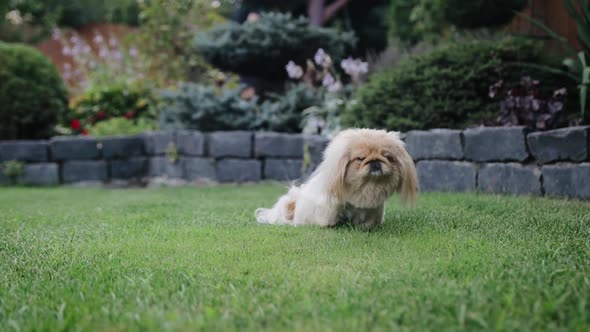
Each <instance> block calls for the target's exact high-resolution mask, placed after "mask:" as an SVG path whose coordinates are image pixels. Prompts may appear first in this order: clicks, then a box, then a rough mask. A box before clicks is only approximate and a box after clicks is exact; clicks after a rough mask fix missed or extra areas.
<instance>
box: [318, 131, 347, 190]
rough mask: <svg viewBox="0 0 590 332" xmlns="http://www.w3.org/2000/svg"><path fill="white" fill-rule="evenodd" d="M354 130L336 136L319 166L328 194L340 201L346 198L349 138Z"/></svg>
mask: <svg viewBox="0 0 590 332" xmlns="http://www.w3.org/2000/svg"><path fill="white" fill-rule="evenodd" d="M351 133H353V131H352V130H350V129H347V130H343V131H341V132H340V133H338V135H336V136H335V137H334V138H333V139H332V141H331V142H330V144H328V146H327V147H326V150H324V159H323V161H322V164H321V165H320V166H319V171H320V174H321V176H322V177H323V178H324V179H325V181H326V189H327V191H328V193H329V194H330V195H331V196H333V197H335V198H336V199H338V200H341V199H342V198H343V197H344V190H345V181H344V180H345V178H346V169H347V167H348V164H349V161H350V160H349V159H350V151H349V147H348V143H347V142H348V137H349V135H350V134H351Z"/></svg>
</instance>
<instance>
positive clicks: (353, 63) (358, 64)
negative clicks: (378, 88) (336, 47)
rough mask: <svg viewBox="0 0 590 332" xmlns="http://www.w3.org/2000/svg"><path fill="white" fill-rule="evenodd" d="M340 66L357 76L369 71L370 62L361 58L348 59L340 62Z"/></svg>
mask: <svg viewBox="0 0 590 332" xmlns="http://www.w3.org/2000/svg"><path fill="white" fill-rule="evenodd" d="M340 67H342V69H344V72H345V73H347V74H348V75H350V76H352V77H354V78H356V77H359V76H361V75H364V74H366V73H368V72H369V63H368V62H363V61H362V60H361V59H353V58H351V57H349V58H348V59H345V60H342V62H340Z"/></svg>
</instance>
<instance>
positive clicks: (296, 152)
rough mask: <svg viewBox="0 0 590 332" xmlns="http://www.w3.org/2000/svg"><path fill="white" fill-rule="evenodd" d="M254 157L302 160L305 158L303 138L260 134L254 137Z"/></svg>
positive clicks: (296, 135)
mask: <svg viewBox="0 0 590 332" xmlns="http://www.w3.org/2000/svg"><path fill="white" fill-rule="evenodd" d="M254 156H256V157H284V158H301V157H302V156H303V136H302V135H299V134H281V133H274V132H258V133H256V134H255V136H254Z"/></svg>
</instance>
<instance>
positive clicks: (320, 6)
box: [307, 0, 325, 27]
mask: <svg viewBox="0 0 590 332" xmlns="http://www.w3.org/2000/svg"><path fill="white" fill-rule="evenodd" d="M324 2H325V1H324V0H308V1H307V16H308V17H309V25H311V26H314V27H319V26H322V25H323V23H324Z"/></svg>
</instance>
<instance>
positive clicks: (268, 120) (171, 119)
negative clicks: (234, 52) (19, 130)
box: [159, 83, 322, 132]
mask: <svg viewBox="0 0 590 332" xmlns="http://www.w3.org/2000/svg"><path fill="white" fill-rule="evenodd" d="M249 89H250V88H246V89H243V88H238V89H223V90H220V89H217V88H214V87H207V86H202V85H198V84H193V83H185V84H182V85H180V87H179V89H178V90H168V91H164V92H163V94H162V107H161V109H160V115H159V117H160V118H159V126H160V127H161V128H164V129H195V130H202V131H215V130H256V129H266V130H274V131H282V132H300V131H301V126H302V120H303V117H302V112H303V110H304V109H306V108H308V107H310V106H313V105H317V104H320V103H321V102H322V94H321V92H320V91H319V90H316V89H314V88H313V87H310V86H307V85H304V84H299V85H294V86H293V87H291V88H290V89H287V91H286V92H285V93H284V94H282V95H279V94H271V95H269V96H267V98H266V100H265V101H262V100H261V98H259V97H258V96H256V95H253V94H252V95H250V93H251V91H250V90H249Z"/></svg>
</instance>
